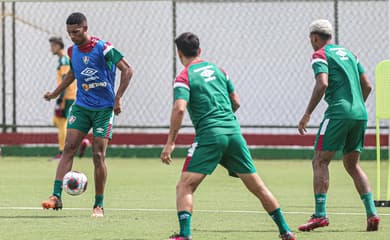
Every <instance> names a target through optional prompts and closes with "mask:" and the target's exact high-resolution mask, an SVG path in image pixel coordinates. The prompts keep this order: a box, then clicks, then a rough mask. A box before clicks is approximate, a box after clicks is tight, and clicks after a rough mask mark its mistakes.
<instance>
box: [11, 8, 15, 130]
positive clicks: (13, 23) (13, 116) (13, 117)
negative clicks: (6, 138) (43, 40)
mask: <svg viewBox="0 0 390 240" xmlns="http://www.w3.org/2000/svg"><path fill="white" fill-rule="evenodd" d="M15 4H16V3H15V2H12V132H16V23H15V20H16V19H15V16H16V10H15Z"/></svg>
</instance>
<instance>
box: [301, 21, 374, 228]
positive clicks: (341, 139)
mask: <svg viewBox="0 0 390 240" xmlns="http://www.w3.org/2000/svg"><path fill="white" fill-rule="evenodd" d="M331 39H332V25H331V24H330V22H329V21H328V20H322V19H320V20H316V21H314V22H313V23H312V24H311V25H310V40H311V44H312V46H313V49H314V51H315V52H314V54H313V57H312V68H313V71H314V75H315V79H316V84H315V87H314V90H313V94H312V96H311V99H310V102H309V105H308V106H307V108H306V112H305V114H304V115H303V117H302V119H301V121H300V122H299V127H298V128H299V132H300V134H301V135H304V134H305V132H306V125H307V123H308V122H309V120H310V115H311V114H312V112H313V111H314V109H315V108H316V106H317V105H318V103H319V102H320V101H321V98H322V97H323V95H325V101H326V102H327V103H328V108H327V110H326V112H325V116H324V120H323V121H322V123H321V125H320V129H319V130H318V134H317V138H316V143H315V154H314V158H313V171H314V177H313V178H314V179H313V182H314V194H315V195H314V198H315V213H314V214H313V216H312V217H311V218H310V220H309V221H308V222H307V223H306V224H303V225H301V226H300V227H299V230H300V231H311V230H313V229H315V228H318V227H325V226H328V225H329V220H328V218H327V214H326V198H327V192H328V188H329V170H328V165H329V163H330V160H331V159H332V157H333V156H334V154H335V153H336V151H339V150H342V151H343V154H344V167H345V169H346V170H347V172H348V173H349V175H350V176H351V177H352V179H353V181H354V183H355V187H356V189H357V191H358V192H359V195H360V197H361V199H362V201H363V203H364V206H365V208H366V213H367V231H377V230H378V226H379V221H380V219H379V217H378V215H377V211H376V208H375V205H374V200H373V197H372V193H371V187H370V183H369V181H368V178H367V176H366V174H365V173H364V172H363V170H362V169H361V167H360V165H359V158H360V152H361V151H362V150H363V143H364V135H365V130H366V125H367V111H366V107H365V103H364V102H365V101H366V99H367V97H368V95H369V94H370V92H371V83H370V82H369V80H368V78H367V75H366V74H365V70H364V68H363V66H362V65H361V64H360V63H359V60H358V59H357V57H356V56H355V55H353V54H352V53H351V51H349V50H348V49H346V48H344V47H342V46H339V45H336V44H332V43H331Z"/></svg>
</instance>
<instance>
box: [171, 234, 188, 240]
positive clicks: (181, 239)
mask: <svg viewBox="0 0 390 240" xmlns="http://www.w3.org/2000/svg"><path fill="white" fill-rule="evenodd" d="M168 240H192V237H191V236H189V237H183V236H180V235H179V234H174V235H172V236H170V237H169V238H168Z"/></svg>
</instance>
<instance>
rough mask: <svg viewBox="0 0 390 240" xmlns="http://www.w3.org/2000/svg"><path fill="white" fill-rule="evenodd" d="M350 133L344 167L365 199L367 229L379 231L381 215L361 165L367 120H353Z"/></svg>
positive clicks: (345, 149)
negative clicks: (379, 215)
mask: <svg viewBox="0 0 390 240" xmlns="http://www.w3.org/2000/svg"><path fill="white" fill-rule="evenodd" d="M351 122H353V126H352V127H351V130H350V134H349V135H348V138H347V143H346V146H345V148H344V161H343V163H344V167H345V169H346V170H347V172H348V174H349V175H350V176H351V177H352V179H353V182H354V184H355V187H356V189H357V191H358V193H359V195H360V198H361V199H362V201H363V204H364V207H365V209H366V215H367V231H377V230H378V227H379V221H380V219H379V217H378V212H377V210H376V207H375V204H374V199H373V195H372V191H371V186H370V182H369V180H368V177H367V175H366V174H365V173H364V171H363V169H362V168H361V167H360V164H359V159H360V152H361V151H362V150H363V145H364V135H365V129H366V124H367V122H366V121H351Z"/></svg>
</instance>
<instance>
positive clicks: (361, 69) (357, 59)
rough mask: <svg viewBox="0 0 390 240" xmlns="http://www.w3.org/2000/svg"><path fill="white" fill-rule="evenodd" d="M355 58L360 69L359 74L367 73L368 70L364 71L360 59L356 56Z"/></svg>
mask: <svg viewBox="0 0 390 240" xmlns="http://www.w3.org/2000/svg"><path fill="white" fill-rule="evenodd" d="M355 57H356V62H357V69H358V72H359V74H363V73H365V72H366V70H365V69H364V67H363V65H362V64H361V63H360V61H359V58H358V57H357V56H356V55H355Z"/></svg>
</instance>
